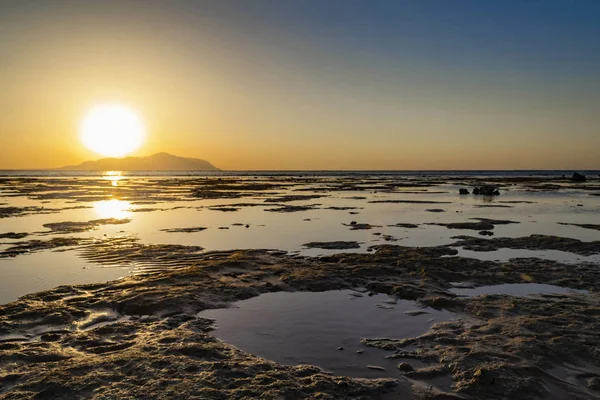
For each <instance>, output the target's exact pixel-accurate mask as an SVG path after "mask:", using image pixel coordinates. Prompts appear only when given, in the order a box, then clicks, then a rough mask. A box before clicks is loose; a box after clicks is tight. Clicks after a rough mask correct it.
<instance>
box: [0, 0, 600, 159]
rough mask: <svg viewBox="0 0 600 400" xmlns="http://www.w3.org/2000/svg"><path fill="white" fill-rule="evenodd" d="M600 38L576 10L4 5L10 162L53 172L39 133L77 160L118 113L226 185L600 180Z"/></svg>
mask: <svg viewBox="0 0 600 400" xmlns="http://www.w3.org/2000/svg"><path fill="white" fill-rule="evenodd" d="M598 21H600V2H597V1H583V0H579V1H567V0H565V1H551V0H549V1H533V0H518V1H517V0H512V1H466V0H452V1H450V0H444V1H442V0H438V1H399V0H398V1H381V0H375V1H357V0H327V1H315V0H308V1H306V0H304V1H285V0H253V1H228V0H220V1H191V0H179V1H157V0H140V1H132V0H123V1H116V0H106V1H86V0H79V1H72V0H69V1H67V0H55V1H28V0H23V1H19V2H15V1H10V0H5V1H0V59H2V60H4V61H3V63H2V64H1V65H0V84H3V86H4V87H5V88H6V89H5V90H4V91H3V94H1V95H0V106H5V107H4V110H5V111H4V113H5V115H4V117H5V118H3V119H2V120H0V144H2V143H3V142H5V141H6V142H7V141H9V140H15V137H19V138H21V139H20V140H26V139H27V142H26V143H24V144H28V145H30V147H29V148H28V152H29V153H34V154H39V156H38V157H36V158H35V160H38V161H39V160H44V157H43V155H42V153H43V151H44V150H43V148H42V147H40V148H39V149H37V148H36V147H35V144H36V143H37V142H40V140H37V139H38V135H41V132H44V134H45V136H46V137H49V138H68V140H67V139H65V142H71V141H72V138H73V135H74V128H73V126H74V125H76V124H75V123H74V122H73V121H75V122H76V121H77V120H78V118H80V114H81V113H82V112H84V111H85V108H86V107H90V106H91V105H93V104H94V103H95V102H102V101H105V100H107V99H108V100H111V101H122V102H124V103H127V104H129V105H131V106H132V107H134V108H137V109H139V110H140V113H141V114H142V115H143V117H144V118H145V119H146V120H147V124H148V127H149V133H150V135H149V140H148V143H147V146H146V147H145V148H142V149H141V150H140V152H141V153H148V152H150V151H153V150H165V151H171V152H175V153H182V154H181V155H187V156H198V157H204V158H208V159H210V160H211V161H212V162H213V163H215V164H219V165H220V166H223V167H224V168H232V169H244V168H249V169H253V168H267V169H279V168H281V169H294V168H302V169H311V168H331V169H338V168H350V169H352V168H357V169H359V168H369V169H370V168H375V169H377V168H382V169H396V168H397V169H412V168H414V169H438V168H447V169H463V168H467V169H480V168H550V169H552V168H600V165H598V161H597V158H598V157H597V155H596V154H595V152H594V151H593V150H592V149H594V148H595V147H598V145H600V134H599V132H598V129H599V128H600V117H599V115H600V24H599V23H598ZM62 88H65V89H66V90H65V92H64V96H61V97H60V98H57V97H56V96H53V95H52V93H57V92H58V91H62ZM53 108H57V110H54V111H53V110H52V109H53ZM52 111H53V112H52ZM25 113H26V114H27V115H28V116H31V118H27V123H24V122H23V120H24V117H23V116H24V114H25ZM167 135H168V137H169V139H168V140H167V139H165V137H167ZM48 140H51V139H48ZM41 142H43V140H42V141H41ZM63 147H64V151H62V152H61V153H60V157H61V158H65V159H66V160H68V161H69V162H67V163H73V162H76V161H78V160H79V159H85V158H89V157H91V156H92V155H91V154H87V153H85V151H84V150H82V149H81V148H80V147H77V146H75V145H72V144H65V145H64V146H63ZM240 148H241V149H244V150H245V151H241V150H240ZM331 149H337V150H336V151H331ZM465 150H466V151H469V152H470V153H471V154H473V156H472V157H471V158H469V159H468V160H467V159H465V158H464V157H462V152H464V151H465ZM24 154H26V152H25V151H23V152H20V151H17V150H16V149H13V150H11V152H10V154H6V156H5V157H3V158H4V160H5V164H4V167H25V166H28V165H33V164H32V163H33V160H29V157H27V156H24ZM282 154H285V156H283V155H282ZM459 154H460V156H459ZM399 155H400V157H399ZM7 160H8V161H7ZM0 163H1V162H0ZM40 166H41V165H40ZM2 167H3V165H0V168H2Z"/></svg>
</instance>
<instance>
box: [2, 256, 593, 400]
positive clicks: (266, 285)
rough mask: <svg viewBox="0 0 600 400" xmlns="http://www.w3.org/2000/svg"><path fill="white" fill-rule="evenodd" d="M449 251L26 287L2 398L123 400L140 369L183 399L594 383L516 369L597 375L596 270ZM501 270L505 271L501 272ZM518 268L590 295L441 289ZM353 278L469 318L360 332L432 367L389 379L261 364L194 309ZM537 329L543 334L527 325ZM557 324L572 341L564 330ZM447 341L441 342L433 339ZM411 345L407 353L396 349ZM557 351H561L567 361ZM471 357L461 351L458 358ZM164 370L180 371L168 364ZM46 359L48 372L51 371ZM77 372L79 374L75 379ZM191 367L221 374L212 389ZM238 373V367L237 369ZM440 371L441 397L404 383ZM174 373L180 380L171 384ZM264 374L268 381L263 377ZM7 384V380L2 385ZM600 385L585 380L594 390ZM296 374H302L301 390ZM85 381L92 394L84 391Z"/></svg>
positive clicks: (228, 265)
mask: <svg viewBox="0 0 600 400" xmlns="http://www.w3.org/2000/svg"><path fill="white" fill-rule="evenodd" d="M111 249H113V247H112V246H105V247H102V248H99V249H98V251H99V252H111ZM185 250H186V249H185V248H183V247H181V248H180V249H179V251H180V252H182V253H181V254H186V253H185ZM173 251H174V249H173V248H172V247H169V246H163V247H162V248H161V246H154V249H153V252H154V256H160V255H161V254H164V255H166V254H173ZM449 252H450V253H451V251H450V250H449V249H448V248H444V247H432V248H405V247H401V246H395V245H385V246H381V247H379V248H378V249H376V251H374V252H373V253H372V254H352V253H344V254H338V255H333V256H327V257H320V258H312V257H297V256H289V255H287V254H284V253H283V252H278V251H269V250H244V251H229V252H212V253H206V254H203V255H202V256H201V257H199V258H198V260H197V261H195V265H194V266H192V267H187V268H184V269H178V270H176V271H170V272H161V273H155V274H150V275H147V276H131V277H126V278H123V279H121V280H118V281H114V282H109V283H105V284H90V285H81V286H62V287H58V288H56V289H53V290H50V291H46V292H41V293H36V294H30V295H27V296H24V297H23V298H21V299H19V300H18V301H16V302H13V303H9V304H7V305H3V306H0V310H1V312H0V315H1V317H0V332H1V333H0V335H3V336H4V335H13V336H14V335H15V332H21V333H22V334H24V335H27V334H29V335H31V336H30V337H25V336H23V337H21V338H19V337H12V338H8V339H7V336H4V339H3V340H1V341H0V350H1V351H0V360H1V361H0V362H1V363H2V364H3V365H4V368H3V370H4V372H3V374H2V375H1V376H0V382H1V383H2V387H3V389H0V398H7V399H9V398H16V397H14V396H17V397H20V398H26V397H30V396H36V398H50V397H48V396H49V395H50V394H51V393H55V394H56V392H52V391H51V392H49V387H60V391H61V393H62V394H64V395H66V396H67V397H68V396H73V397H76V396H81V395H85V394H89V395H91V394H92V393H94V395H99V396H100V398H102V397H111V396H116V395H118V396H125V397H126V396H129V395H134V393H136V392H137V391H138V390H139V387H137V386H136V385H135V384H133V382H135V381H137V380H139V379H141V378H142V376H143V377H144V380H145V381H147V380H148V378H150V380H151V381H152V382H155V383H156V384H160V382H163V383H162V385H164V387H169V388H175V387H179V388H180V389H181V390H184V389H183V388H182V387H181V384H182V383H183V381H185V382H186V385H187V386H189V388H188V389H186V390H187V391H185V392H182V393H186V396H187V395H189V396H192V395H197V396H201V397H203V398H215V399H216V398H222V396H224V395H225V393H227V397H228V398H243V397H244V396H247V395H249V393H254V394H253V395H252V396H256V398H265V399H267V398H277V396H284V397H286V396H288V397H289V396H294V398H296V397H297V398H310V397H312V396H316V394H317V393H324V395H325V396H326V397H325V398H332V399H337V398H339V399H342V398H347V397H348V396H357V397H356V398H378V397H377V396H383V394H384V393H388V394H399V393H410V396H415V397H414V398H452V396H457V395H458V396H467V397H466V398H470V397H469V396H473V397H479V396H482V395H485V397H486V398H490V399H494V398H498V399H499V398H504V397H503V396H504V395H505V393H511V398H515V399H518V398H523V399H524V398H530V397H529V396H532V395H535V396H543V395H548V394H549V393H547V392H545V391H544V389H543V388H544V387H546V386H547V385H552V386H555V387H557V388H559V389H560V390H568V391H569V392H570V393H574V392H575V391H576V392H578V393H580V394H581V395H585V393H587V391H588V390H591V389H589V388H588V387H585V386H584V385H580V386H581V387H573V386H572V385H570V384H568V385H567V384H566V383H564V382H562V383H561V381H560V380H559V379H557V378H555V377H553V376H552V374H550V373H549V372H545V373H542V372H540V373H539V374H536V375H535V376H534V377H531V376H529V377H528V378H527V379H525V378H523V377H522V376H521V373H519V372H518V371H532V370H541V371H547V370H548V368H552V366H553V365H555V361H556V359H557V358H558V356H561V357H566V358H565V359H561V360H562V362H569V363H573V365H583V364H588V365H590V367H589V368H583V369H582V371H579V372H577V373H578V374H580V375H581V374H584V375H585V374H588V375H590V379H592V378H594V377H595V376H597V375H596V374H598V373H599V372H600V371H597V369H596V368H597V367H595V366H594V365H596V366H597V365H598V364H597V363H595V364H594V362H595V361H596V358H595V357H596V356H597V355H596V354H595V353H596V350H594V349H597V348H598V347H599V346H600V338H597V337H596V336H594V335H592V336H590V334H591V333H590V332H596V329H597V328H600V317H599V316H600V297H598V290H600V283H598V282H600V279H598V278H600V271H598V269H597V268H595V267H592V266H590V267H588V268H586V267H584V266H578V267H577V268H574V267H573V266H567V265H563V264H560V263H548V262H542V263H540V262H539V260H531V259H522V260H518V261H517V262H509V263H495V262H490V261H478V260H475V259H464V258H460V257H457V258H440V255H443V254H448V253H449ZM113 253H114V252H113ZM142 253H143V251H142ZM109 255H110V254H109ZM113 255H114V254H113ZM465 264H467V265H465ZM423 265H427V267H423ZM509 266H510V269H511V274H509V275H505V273H506V272H505V271H506V269H507V267H509ZM423 268H425V269H423ZM534 271H539V272H537V273H535V272H534ZM523 274H527V275H528V276H529V278H528V280H526V282H531V281H533V282H537V283H560V284H561V285H562V286H566V287H571V288H574V289H575V288H585V289H588V290H590V294H587V295H553V296H549V297H548V296H546V297H544V296H542V297H534V298H514V297H511V296H484V297H475V298H460V297H456V296H455V295H453V294H452V293H450V292H449V291H448V289H449V288H450V287H451V285H450V282H460V281H469V282H472V283H474V284H475V285H476V286H480V285H483V284H489V283H499V282H503V283H509V282H524V280H523V278H522V275H523ZM273 282H274V283H273ZM353 287H364V288H366V289H368V290H369V291H371V292H373V293H386V294H393V295H395V296H397V297H398V298H399V299H409V300H416V301H418V302H419V303H420V304H422V305H424V306H429V307H433V308H438V309H445V310H450V311H453V312H456V313H458V314H460V315H462V316H464V317H466V319H465V320H461V322H457V321H450V322H442V323H439V324H437V325H434V327H432V330H430V331H429V332H427V333H425V334H424V335H422V336H420V337H417V338H400V339H394V338H390V339H377V338H364V339H363V343H365V344H367V345H368V346H374V347H379V348H383V349H387V350H390V349H395V350H397V351H398V352H399V354H402V356H404V357H414V358H416V359H419V360H420V361H422V362H425V363H427V364H428V365H427V367H424V368H418V369H415V370H414V371H410V372H408V373H399V376H398V379H399V381H398V382H395V383H394V381H393V380H389V379H376V380H367V381H365V380H363V379H356V378H347V377H337V376H332V375H329V374H327V373H324V372H323V371H321V370H320V369H318V368H314V367H306V366H297V367H292V366H282V365H278V364H276V363H273V362H269V361H265V360H262V359H259V358H256V357H254V356H251V355H249V354H245V353H243V352H241V351H239V350H236V349H234V348H232V347H231V346H229V345H226V344H224V343H222V342H220V341H218V340H217V339H215V338H214V336H212V335H211V334H210V322H209V321H208V320H204V319H202V318H196V317H195V315H196V314H197V313H198V312H199V311H201V310H203V309H207V308H218V307H224V306H227V305H229V304H231V303H232V302H235V301H238V300H243V299H247V298H251V297H254V296H258V295H260V294H261V293H267V292H275V291H297V290H300V291H323V290H338V289H348V288H353ZM550 304H551V307H552V308H553V309H556V310H560V313H558V315H550V316H548V315H547V313H545V312H544V310H545V309H546V308H547V307H549V306H550ZM570 309H572V311H576V313H574V312H570V311H569V310H570ZM561 319H564V320H565V322H564V324H565V326H568V328H566V327H564V326H560V325H556V326H555V325H554V324H555V322H553V321H555V320H561ZM532 324H533V325H532ZM526 326H528V327H527V328H526ZM534 326H538V327H540V328H541V327H544V329H543V331H539V332H537V333H535V334H532V332H531V328H532V327H534ZM507 331H508V332H510V335H508V336H507ZM567 331H568V338H567V337H564V335H566V334H567ZM553 335H556V336H557V337H563V339H562V340H560V341H558V342H557V343H555V344H554V345H553V346H552V347H550V348H548V342H547V340H548V339H547V338H548V337H552V336H553ZM511 336H512V339H510V337H511ZM443 337H446V338H447V339H444V340H442V339H441V338H443ZM519 338H522V339H524V338H527V341H526V342H523V343H522V344H519V345H517V344H516V343H515V345H516V347H515V348H514V349H512V350H510V349H509V348H506V347H505V345H502V347H497V346H498V343H496V342H497V341H511V340H513V341H514V340H517V341H518V340H521V339H519ZM440 340H442V341H440ZM442 343H443V344H444V345H443V346H442V347H441V348H440V344H442ZM414 344H416V345H417V349H416V350H409V351H407V350H405V349H404V348H405V347H406V346H408V345H414ZM483 345H484V346H485V348H488V350H486V351H481V350H478V351H477V352H473V351H470V352H469V353H464V351H465V346H466V348H473V349H475V348H478V347H479V346H483ZM569 349H570V350H569ZM574 349H576V351H575V350H574ZM565 352H570V353H571V354H569V355H568V357H567V354H566V353H565ZM467 354H471V355H470V356H468V357H466V358H465V355H467ZM500 354H504V355H502V356H501V355H500ZM490 357H492V358H494V359H496V358H499V360H500V359H501V362H500V361H493V362H492V361H491V360H490ZM106 363H111V365H115V367H114V371H112V372H111V373H110V374H108V375H107V376H105V377H104V378H100V377H98V376H97V374H96V373H95V372H96V371H98V369H102V368H106V365H107V364H106ZM133 363H135V364H136V365H132V364H133ZM166 365H171V366H173V365H177V366H178V367H177V368H176V369H175V370H173V369H172V368H166V369H165V368H164V366H166ZM234 365H236V366H237V367H234ZM48 368H50V369H51V370H52V371H53V372H52V373H50V374H49V375H48V370H49V369H48ZM75 370H77V371H79V372H78V373H77V374H76V375H74V374H73V371H75ZM125 370H127V373H125V372H124V371H125ZM180 370H181V371H184V372H181V374H180V375H181V376H179V377H178V378H176V377H177V376H178V374H179V373H175V372H174V371H180ZM258 370H260V371H261V373H262V374H267V375H270V374H274V375H275V376H277V377H278V378H277V385H276V386H277V388H278V389H277V390H276V391H275V392H269V390H267V389H266V388H265V387H264V386H263V384H261V383H260V382H258V381H257V379H258V378H255V379H250V380H248V379H249V378H250V376H252V375H255V374H257V371H258ZM185 371H191V372H189V373H188V372H185ZM199 371H210V374H211V375H212V374H213V373H217V374H218V375H221V374H224V375H222V376H220V377H219V378H218V383H216V382H214V383H213V388H212V389H211V390H209V388H208V387H205V384H206V382H205V381H204V378H202V377H203V374H199ZM234 371H237V372H236V373H235V374H233V372H234ZM481 371H483V372H481ZM510 371H513V372H510ZM105 373H107V371H105ZM232 374H233V375H232ZM227 376H229V378H226V377H227ZM241 376H243V378H241ZM259 376H264V375H259ZM440 376H446V377H450V378H451V379H452V380H453V385H454V389H453V390H452V391H451V392H449V393H445V394H444V393H443V391H442V390H441V389H435V391H436V392H435V393H437V394H434V396H433V397H423V396H430V395H431V393H429V394H428V393H422V392H421V391H420V389H419V386H418V385H415V384H413V381H414V380H417V381H424V382H427V381H428V380H431V379H432V378H434V377H440ZM598 376H600V375H598ZM117 377H118V379H117ZM173 379H175V380H177V379H179V380H180V382H179V383H177V382H175V381H171V380H173ZM195 379H196V380H197V382H195V381H194V380H195ZM212 379H216V377H213V378H212ZM272 379H274V378H273V377H271V378H270V379H269V382H270V383H269V385H267V386H271V385H272ZM306 380H308V381H311V382H312V381H313V380H316V381H318V382H319V385H317V386H318V387H314V386H313V385H312V384H308V382H307V381H306ZM9 381H10V382H11V383H10V386H7V383H8V382H9ZM596 381H597V379H596V380H594V379H592V381H591V383H590V385H592V386H593V385H595V384H596V383H595V382H596ZM42 382H44V383H43V384H42ZM166 382H168V384H167V383H166ZM298 382H304V383H301V384H300V386H298ZM342 382H343V383H342ZM215 384H216V385H217V387H218V393H219V394H218V395H217V394H216V392H213V391H214V390H216V389H217V387H214V385H215ZM411 385H412V386H411ZM231 386H236V387H237V386H240V388H243V391H242V392H243V393H246V394H245V395H243V396H242V395H241V394H236V392H235V391H234V392H229V391H228V390H229V389H227V388H228V387H231ZM159 387H160V386H155V387H154V388H153V389H152V390H156V392H154V393H156V396H155V398H162V397H166V396H167V392H165V391H160V389H159ZM590 387H591V386H590ZM82 388H86V389H85V390H83V389H82ZM95 389H97V390H99V391H101V392H94V390H95ZM165 390H166V389H165ZM169 390H172V389H169ZM432 390H433V389H432ZM557 390H558V389H557ZM429 392H431V391H429ZM100 393H102V395H100ZM147 393H150V392H147ZM361 393H362V395H361ZM453 393H454V394H453ZM361 396H363V397H361ZM437 396H439V397H437ZM442 396H446V397H442ZM448 396H450V397H448ZM286 398H287V397H286ZM380 398H383V397H380ZM456 398H459V397H456Z"/></svg>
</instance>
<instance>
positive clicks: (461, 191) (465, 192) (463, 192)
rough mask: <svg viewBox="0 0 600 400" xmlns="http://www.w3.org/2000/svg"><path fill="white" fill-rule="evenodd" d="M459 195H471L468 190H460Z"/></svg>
mask: <svg viewBox="0 0 600 400" xmlns="http://www.w3.org/2000/svg"><path fill="white" fill-rule="evenodd" d="M458 193H460V194H469V191H468V190H467V189H460V190H459V191H458Z"/></svg>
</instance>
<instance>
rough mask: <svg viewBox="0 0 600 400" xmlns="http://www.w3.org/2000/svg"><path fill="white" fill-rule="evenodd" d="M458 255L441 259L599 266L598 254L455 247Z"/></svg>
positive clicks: (599, 256)
mask: <svg viewBox="0 0 600 400" xmlns="http://www.w3.org/2000/svg"><path fill="white" fill-rule="evenodd" d="M456 250H458V254H456V255H455V256H442V257H466V258H476V259H478V260H485V261H498V262H506V261H509V260H511V259H513V258H539V259H542V260H549V261H556V262H560V263H564V264H581V263H591V264H599V265H600V254H594V255H591V256H582V255H579V254H575V253H570V252H567V251H560V250H528V249H504V248H503V249H498V250H495V251H473V250H465V249H463V248H462V247H457V248H456Z"/></svg>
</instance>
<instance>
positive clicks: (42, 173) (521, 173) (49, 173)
mask: <svg viewBox="0 0 600 400" xmlns="http://www.w3.org/2000/svg"><path fill="white" fill-rule="evenodd" d="M574 172H579V173H581V174H584V175H590V176H600V170H578V171H574V170H559V169H557V170H444V171H438V170H431V171H427V170H423V171H418V170H402V171H393V170H390V171H384V170H360V171H350V170H342V171H332V170H306V171H267V170H260V171H233V170H230V171H123V172H122V175H123V176H367V175H369V176H390V175H392V176H393V175H398V176H445V177H449V176H498V177H501V176H513V177H527V176H545V177H552V176H557V177H560V176H563V175H565V176H570V175H572V174H573V173H574ZM105 173H106V171H66V170H58V169H57V170H54V169H47V170H28V169H25V170H6V169H5V170H2V169H0V176H32V177H63V176H64V177H73V176H75V177H76V176H86V177H88V176H103V175H104V174H105Z"/></svg>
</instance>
